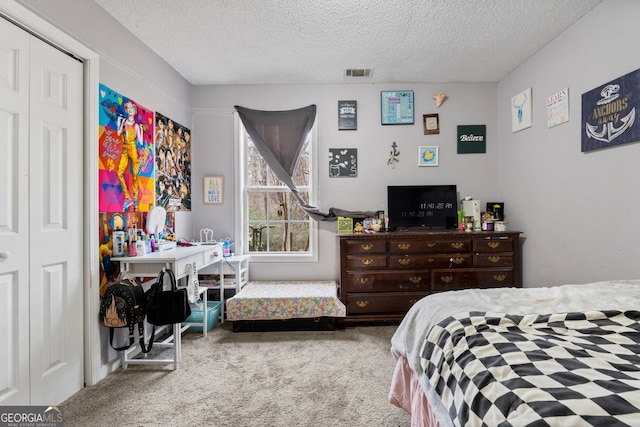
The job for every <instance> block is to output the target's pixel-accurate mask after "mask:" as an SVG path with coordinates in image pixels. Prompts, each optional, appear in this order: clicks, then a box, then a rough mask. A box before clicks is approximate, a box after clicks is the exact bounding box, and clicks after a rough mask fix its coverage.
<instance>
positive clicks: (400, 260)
mask: <svg viewBox="0 0 640 427" xmlns="http://www.w3.org/2000/svg"><path fill="white" fill-rule="evenodd" d="M472 266H473V259H472V257H471V254H469V253H466V254H463V253H458V254H414V255H390V256H389V268H392V269H397V270H403V269H404V270H406V269H418V268H455V267H458V268H461V267H472Z"/></svg>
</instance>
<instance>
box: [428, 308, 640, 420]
mask: <svg viewBox="0 0 640 427" xmlns="http://www.w3.org/2000/svg"><path fill="white" fill-rule="evenodd" d="M639 321H640V312H638V311H626V312H621V311H587V312H580V313H562V314H549V315H540V314H531V315H507V314H500V313H490V312H468V313H461V314H458V315H455V316H451V317H449V318H448V319H445V320H444V321H442V322H440V323H438V324H437V325H435V326H434V327H433V328H432V329H431V330H430V332H429V334H428V336H427V342H426V343H425V346H424V347H423V352H422V357H423V363H422V364H423V366H424V368H425V375H426V379H428V385H429V386H430V387H432V388H433V391H435V392H436V393H437V395H438V396H439V397H440V398H441V402H439V403H438V404H440V406H441V407H443V409H445V410H446V411H448V412H449V415H450V417H451V419H452V420H453V424H454V425H460V426H491V427H497V426H528V425H531V426H587V425H595V426H598V425H600V426H607V427H613V426H640V323H639Z"/></svg>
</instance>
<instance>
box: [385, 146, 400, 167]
mask: <svg viewBox="0 0 640 427" xmlns="http://www.w3.org/2000/svg"><path fill="white" fill-rule="evenodd" d="M399 156H400V151H398V144H396V142H395V141H393V144H391V151H390V152H389V159H388V160H387V165H388V166H391V167H392V168H393V169H395V168H396V163H398V162H399V161H400V158H399Z"/></svg>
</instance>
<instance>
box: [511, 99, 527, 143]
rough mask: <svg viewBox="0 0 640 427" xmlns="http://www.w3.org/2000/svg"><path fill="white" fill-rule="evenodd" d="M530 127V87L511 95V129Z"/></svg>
mask: <svg viewBox="0 0 640 427" xmlns="http://www.w3.org/2000/svg"><path fill="white" fill-rule="evenodd" d="M529 127H531V88H528V89H525V90H523V91H522V92H520V93H519V94H517V95H515V96H513V97H511V131H512V132H518V131H520V130H522V129H526V128H529Z"/></svg>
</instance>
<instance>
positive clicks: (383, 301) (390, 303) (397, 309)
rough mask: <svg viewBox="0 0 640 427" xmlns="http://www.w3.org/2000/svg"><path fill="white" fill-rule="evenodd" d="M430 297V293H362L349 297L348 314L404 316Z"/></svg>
mask: <svg viewBox="0 0 640 427" xmlns="http://www.w3.org/2000/svg"><path fill="white" fill-rule="evenodd" d="M427 295H428V292H402V293H397V292H396V293H378V294H369V293H360V294H349V295H347V303H346V305H347V313H349V314H350V315H363V314H404V313H406V312H407V311H408V310H409V309H410V308H411V306H412V305H413V304H415V303H416V302H418V301H419V300H420V299H422V298H424V297H425V296H427Z"/></svg>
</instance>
